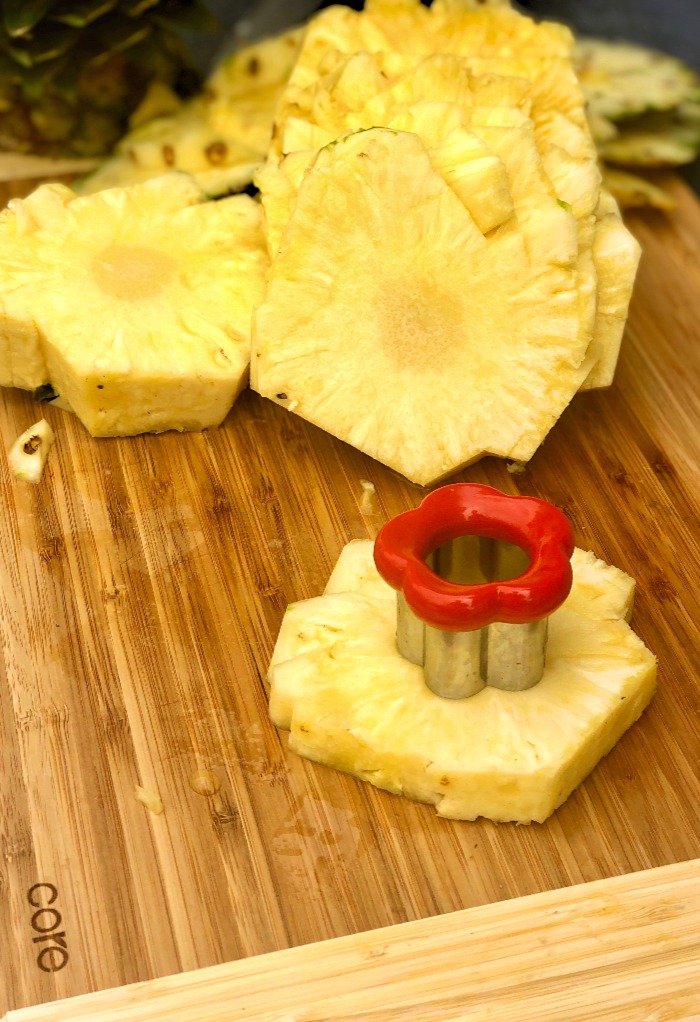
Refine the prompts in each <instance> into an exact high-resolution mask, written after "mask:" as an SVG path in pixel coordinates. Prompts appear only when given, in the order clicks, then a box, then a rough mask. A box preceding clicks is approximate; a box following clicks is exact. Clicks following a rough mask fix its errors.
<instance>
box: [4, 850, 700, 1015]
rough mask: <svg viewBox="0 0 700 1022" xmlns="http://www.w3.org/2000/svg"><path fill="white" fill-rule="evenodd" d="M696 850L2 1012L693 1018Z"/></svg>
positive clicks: (698, 944)
mask: <svg viewBox="0 0 700 1022" xmlns="http://www.w3.org/2000/svg"><path fill="white" fill-rule="evenodd" d="M699 908H700V860H692V861H690V862H685V863H679V864H674V865H671V866H657V867H655V868H654V869H651V870H644V871H643V872H642V873H628V874H627V875H626V876H620V877H609V878H608V879H607V880H593V881H591V882H589V883H586V884H579V885H577V886H576V887H568V888H566V889H564V890H563V891H552V892H550V891H546V892H544V893H542V894H531V895H528V896H526V897H523V898H513V899H510V900H509V901H500V902H495V903H492V904H490V905H483V906H477V907H475V908H470V909H463V910H461V911H459V912H450V913H448V914H447V915H442V916H432V917H431V918H430V919H424V920H416V921H415V922H410V923H399V924H398V925H396V926H389V927H384V928H382V929H380V930H373V931H371V932H370V933H361V934H357V935H353V936H348V937H336V938H335V939H333V940H326V941H323V942H322V943H320V944H306V945H304V946H302V947H296V948H288V949H286V950H283V951H273V952H271V953H270V954H268V955H257V956H255V957H254V958H245V959H239V960H238V961H235V962H229V963H227V964H225V965H214V966H210V967H209V968H206V969H197V970H195V971H194V972H186V973H180V974H179V975H176V976H168V977H166V978H164V979H157V980H149V981H146V982H143V983H136V984H134V985H132V986H123V987H117V988H116V989H113V990H106V991H100V992H98V993H94V994H83V995H81V996H79V997H72V998H69V999H68V1000H64V1001H53V1002H52V1003H50V1004H43V1005H37V1006H35V1007H31V1008H25V1009H20V1010H19V1011H17V1012H14V1011H13V1012H10V1013H9V1014H8V1015H7V1016H6V1017H5V1022H88V1020H89V1022H192V1020H193V1019H196V1020H197V1022H355V1020H357V1019H362V1020H363V1022H448V1020H453V1022H467V1020H468V1022H514V1020H517V1022H544V1020H546V1022H635V1020H639V1022H661V1020H663V1022H691V1020H692V1022H697V1020H698V1019H700V986H699V985H698V978H697V977H698V958H699V957H700V930H699V929H698V912H699Z"/></svg>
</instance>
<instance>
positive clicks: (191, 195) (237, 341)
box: [0, 174, 267, 436]
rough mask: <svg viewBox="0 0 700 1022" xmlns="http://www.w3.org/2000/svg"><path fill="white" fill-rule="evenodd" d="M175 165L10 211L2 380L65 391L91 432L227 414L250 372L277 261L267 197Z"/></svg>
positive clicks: (185, 426)
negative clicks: (270, 260)
mask: <svg viewBox="0 0 700 1022" xmlns="http://www.w3.org/2000/svg"><path fill="white" fill-rule="evenodd" d="M204 198H205V196H204V195H203V193H202V191H201V189H200V188H199V187H198V186H197V185H196V184H195V182H194V181H193V179H192V178H190V177H189V176H187V175H184V174H174V175H171V176H169V177H166V178H156V179H154V180H152V181H148V182H146V183H144V184H140V185H134V186H132V187H131V188H115V189H110V190H108V191H104V192H101V193H99V194H98V195H94V196H87V197H76V196H75V194H74V193H73V192H72V191H71V190H70V189H69V188H66V187H65V186H63V185H44V186H42V187H41V188H39V189H37V191H35V192H34V193H33V194H32V195H31V196H30V197H29V198H28V199H25V200H16V201H14V202H12V203H10V206H9V207H8V209H7V210H5V211H4V212H3V213H2V214H1V215H0V245H1V246H2V253H3V256H2V260H1V261H0V385H1V386H6V387H22V388H25V389H30V390H35V389H37V388H40V389H42V390H43V392H44V394H46V393H47V392H48V395H49V396H50V397H52V398H59V399H60V401H61V402H62V404H63V405H64V406H67V407H69V408H70V409H72V410H73V411H74V412H75V413H76V415H77V416H78V417H79V418H80V419H81V420H82V422H83V423H84V425H85V426H86V427H87V429H88V430H89V431H90V433H92V435H93V436H132V435H133V434H135V433H142V432H146V431H159V430H164V429H180V430H200V429H204V428H206V427H207V426H213V425H216V424H218V423H219V422H221V420H222V419H223V418H224V416H225V415H226V414H227V413H228V411H229V409H230V407H231V405H232V404H233V401H234V400H235V398H236V395H237V394H238V392H239V391H240V390H241V388H242V387H243V386H245V384H246V382H247V376H248V363H249V355H250V320H251V313H252V308H253V305H254V304H255V303H256V302H258V301H260V299H261V298H262V295H263V287H264V276H265V269H266V265H267V254H266V248H265V242H264V238H263V234H262V230H261V226H260V210H259V206H258V204H257V203H256V202H254V200H253V199H251V198H249V197H248V196H247V195H238V196H231V197H230V198H227V199H222V200H221V201H220V202H218V203H211V202H204V201H203V200H204Z"/></svg>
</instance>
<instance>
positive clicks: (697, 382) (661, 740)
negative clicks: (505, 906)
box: [0, 182, 700, 1015]
mask: <svg viewBox="0 0 700 1022" xmlns="http://www.w3.org/2000/svg"><path fill="white" fill-rule="evenodd" d="M670 186H671V187H672V189H673V190H674V193H675V194H676V196H677V199H678V209H677V211H676V212H674V213H673V214H670V215H663V216H662V215H660V214H643V215H641V214H640V215H635V216H633V217H630V218H629V223H630V226H631V227H632V229H633V231H634V232H635V234H636V235H637V237H638V238H639V239H640V241H641V242H642V245H643V248H644V255H643V258H642V263H641V267H640V272H639V277H638V284H637V288H636V293H635V297H634V301H633V306H632V310H631V315H630V319H629V325H628V330H627V335H626V340H625V343H624V347H623V352H622V358H621V362H620V366H619V370H618V373H617V376H616V380H615V384H614V386H613V387H612V388H610V389H609V390H607V391H600V392H589V393H587V394H582V395H579V396H577V397H576V398H575V399H574V401H573V402H572V404H571V406H570V407H569V409H568V410H567V411H566V412H565V414H564V415H563V417H562V418H561V420H560V421H559V423H558V424H557V425H556V427H555V428H554V430H553V431H552V433H551V434H550V436H549V437H548V438H547V440H546V441H545V443H544V444H543V446H542V448H541V449H540V451H539V452H538V453H537V455H536V456H535V457H534V458H533V460H532V461H531V462H530V464H529V466H528V467H527V470H526V472H525V473H524V474H522V475H517V476H515V475H511V474H509V472H508V471H507V469H506V466H505V464H503V463H502V462H498V461H496V460H495V459H486V460H484V461H482V462H481V463H479V464H477V465H475V466H472V467H471V468H470V469H468V470H466V471H465V472H464V473H462V475H461V477H457V478H464V479H467V480H472V481H483V482H488V483H490V484H492V485H495V486H498V487H499V488H501V489H503V490H506V491H508V492H517V491H518V490H519V491H520V492H523V493H529V494H534V495H536V496H540V497H544V498H546V499H547V500H550V501H553V502H554V503H556V504H559V505H560V506H562V507H563V508H564V509H565V511H566V512H567V514H568V515H569V516H570V518H571V519H572V521H573V523H574V526H575V529H576V539H577V543H578V545H579V546H582V547H585V548H589V549H592V550H594V551H595V553H596V554H597V555H598V556H600V557H603V558H605V559H606V560H608V561H611V562H613V563H615V564H617V565H618V566H619V567H621V568H623V569H624V570H625V571H627V572H629V573H630V574H631V575H633V576H635V577H636V578H637V579H638V583H639V584H638V595H637V602H636V609H635V616H634V626H635V628H636V630H637V631H638V632H639V634H640V635H641V636H642V637H643V638H644V640H645V641H646V643H647V644H648V645H649V646H650V647H651V649H652V650H653V651H654V652H655V653H656V654H657V656H658V657H659V661H660V672H659V689H658V693H657V695H656V696H655V698H654V701H653V702H652V705H651V706H650V708H649V709H648V710H647V712H646V713H645V714H644V716H643V717H642V719H641V720H640V722H639V723H638V724H637V725H635V727H634V728H633V729H632V730H631V731H630V732H629V733H628V734H627V735H626V736H625V737H624V739H623V740H622V741H621V742H620V743H619V744H618V746H617V747H616V748H615V749H614V750H613V752H612V753H611V754H610V755H609V756H608V757H606V759H605V760H604V761H603V762H602V763H601V764H600V765H599V767H598V768H597V769H596V770H595V771H594V772H593V774H592V775H591V776H590V777H589V778H588V780H587V781H586V782H585V783H584V784H583V785H582V786H581V787H580V788H579V789H578V790H577V791H576V792H575V793H574V794H573V795H572V796H571V798H570V799H569V800H568V801H567V803H565V805H564V806H562V808H561V809H559V810H558V812H557V813H556V814H555V815H554V817H553V818H551V819H550V820H549V821H548V822H547V823H546V824H544V825H541V826H540V825H532V826H530V827H518V826H511V825H495V824H492V823H490V822H488V821H483V820H482V821H478V822H476V823H455V822H450V821H445V820H440V819H438V818H437V817H436V816H435V813H434V811H433V809H432V808H430V807H427V806H422V805H415V804H412V803H410V802H407V801H404V800H402V799H400V798H397V797H394V796H392V795H389V794H387V793H383V792H380V791H377V790H375V789H373V788H371V787H370V786H369V785H366V784H362V783H360V782H358V781H355V780H354V779H352V778H350V777H347V776H344V775H341V774H339V773H336V772H334V771H332V770H329V769H326V768H323V767H320V766H317V765H314V764H311V763H308V762H305V761H303V760H301V759H299V758H297V757H295V756H293V755H291V754H289V753H288V752H287V749H286V738H285V736H284V734H280V733H278V732H277V731H276V729H275V728H274V727H272V726H271V725H270V723H269V722H268V719H267V712H266V708H267V690H266V685H265V680H264V678H265V671H266V667H267V662H268V658H269V654H270V652H271V649H272V646H273V642H274V639H275V636H276V633H277V629H278V627H279V623H280V620H281V617H282V614H283V612H284V608H285V606H286V605H287V603H289V602H291V601H293V600H296V599H299V598H303V597H307V596H313V595H317V594H319V593H320V592H321V590H322V588H323V586H324V585H325V582H326V579H327V577H328V574H329V572H330V569H331V566H332V564H333V562H334V560H335V558H336V557H337V555H338V553H339V551H340V549H341V547H342V546H343V544H344V543H346V542H347V541H348V540H350V539H353V538H365V537H367V536H370V537H371V536H374V535H375V534H376V531H377V529H378V528H379V527H380V525H381V524H383V522H384V521H386V520H387V518H389V517H391V516H393V515H395V514H397V513H398V512H400V511H402V510H404V509H406V508H408V507H411V506H414V505H415V504H416V503H417V502H418V501H419V499H420V498H421V496H422V495H423V493H424V491H422V490H421V489H420V488H419V487H416V486H413V485H411V484H409V483H407V482H405V481H404V480H402V479H401V478H399V477H398V476H397V475H396V474H394V473H393V472H392V471H390V470H389V469H386V468H384V467H382V466H381V465H379V464H377V463H376V462H373V461H371V460H370V459H369V458H367V457H365V456H364V455H362V454H360V453H358V452H357V451H355V450H353V449H351V448H349V447H348V446H346V445H344V444H342V443H340V442H339V441H336V440H335V439H333V438H332V437H330V436H328V435H327V434H324V433H322V432H321V431H320V430H318V429H316V428H314V427H312V426H310V425H308V424H306V423H305V422H303V421H302V420H301V419H299V418H297V417H295V416H294V415H292V414H289V413H287V412H286V411H284V410H283V409H282V408H280V407H278V406H276V405H274V404H272V403H271V402H268V401H265V400H263V399H262V398H260V397H258V396H257V395H255V394H252V393H250V392H248V393H245V394H244V395H243V396H242V398H241V399H240V400H239V401H238V402H237V404H236V406H235V407H234V409H233V411H232V412H231V414H230V415H229V417H228V418H227V420H226V422H225V423H224V425H223V426H222V427H221V428H219V429H217V430H211V431H209V432H206V433H203V434H190V435H177V434H162V435H160V436H142V437H137V438H133V439H124V440H122V439H102V440H93V439H91V438H90V437H89V436H88V435H87V433H86V432H85V431H84V429H83V428H82V426H81V425H80V423H79V422H78V421H77V420H76V419H74V418H73V417H72V416H70V415H67V414H65V413H63V412H61V411H60V410H58V409H53V408H48V409H45V408H44V406H42V408H41V409H38V408H37V407H36V406H35V405H33V404H32V401H31V397H30V396H29V395H28V394H25V393H22V392H19V391H4V392H2V393H0V440H1V442H2V444H3V445H4V447H5V449H7V448H8V447H9V446H10V444H11V443H12V441H13V440H14V439H15V438H16V436H17V435H19V433H20V432H22V431H23V430H24V429H25V428H26V427H27V426H29V425H30V424H31V423H32V422H34V421H35V420H36V419H37V418H39V417H40V415H41V413H42V412H43V411H45V412H46V416H47V418H49V420H50V422H51V424H52V426H53V427H54V429H55V431H56V436H57V440H56V444H55V446H54V448H53V450H52V452H51V456H50V460H49V465H48V468H47V470H46V473H45V476H44V479H43V480H42V482H41V484H40V485H39V486H36V487H32V486H31V485H29V484H26V483H21V482H18V481H16V480H14V479H13V478H12V477H11V476H10V474H9V472H8V468H7V464H6V461H5V459H4V458H1V459H0V472H1V473H2V491H1V493H2V496H1V498H0V499H1V500H2V513H1V514H0V559H1V561H0V563H1V570H2V579H3V582H2V587H1V588H0V636H1V639H2V658H1V659H0V947H1V948H2V949H3V951H2V954H1V955H0V1015H2V1013H3V1012H4V1011H6V1010H8V1009H11V1008H18V1007H21V1006H23V1005H29V1004H33V1003H37V1002H44V1001H49V1000H53V999H56V998H58V997H66V996H70V995H74V994H80V993H83V992H86V991H91V990H97V989H103V988H106V987H113V986H119V985H121V984H125V983H131V982H134V981H137V980H145V979H151V978H154V977H158V976H164V975H167V974H171V973H177V972H180V971H183V970H189V969H194V968H197V967H200V966H209V965H213V964H215V963H220V962H226V961H230V960H234V959H239V958H243V957H247V956H251V955H257V954H260V953H263V952H269V951H275V950H277V949H281V948H285V947H289V946H293V945H299V944H304V943H309V942H312V941H321V940H325V939H327V938H331V937H337V936H340V935H343V934H352V933H357V932H359V931H364V930H371V929H374V928H376V927H382V926H387V925H390V924H394V923H401V922H404V921H408V920H417V919H422V918H426V917H429V916H435V915H438V914H442V913H447V912H451V911H453V910H457V909H463V908H467V907H470V906H478V905H485V904H488V903H491V902H496V901H500V900H503V899H508V898H514V897H517V896H521V895H529V894H533V893H536V892H542V891H548V890H553V889H556V888H561V887H567V886H569V885H572V884H578V883H581V882H586V881H593V880H598V879H601V878H605V877H612V876H618V875H621V874H627V873H631V872H634V871H638V870H643V869H647V868H650V867H654V866H660V865H663V864H668V863H677V862H684V861H686V860H689V859H692V858H695V857H697V856H699V855H700V667H699V663H700V634H699V627H700V626H699V622H700V599H699V598H698V584H697V579H698V577H700V528H699V527H698V520H699V518H700V326H698V317H699V314H700V260H699V259H698V256H699V254H700V206H698V204H697V202H696V200H695V198H694V197H693V196H692V195H691V193H690V192H689V191H688V190H686V188H685V187H684V186H683V185H682V184H681V183H679V182H671V185H670ZM28 187H29V186H26V187H25V188H24V190H25V191H26V190H28ZM11 191H12V193H13V194H18V193H20V192H21V191H22V185H21V183H16V184H14V185H13V186H12V189H11ZM6 194H7V192H6ZM457 398H458V396H457ZM362 480H369V481H370V482H372V483H373V484H374V486H375V487H376V494H375V497H374V500H373V505H372V507H371V508H370V509H367V508H366V507H365V506H364V504H363V502H362V498H363V493H364V490H363V487H362V485H361V481H362ZM198 771H209V772H210V774H211V775H213V778H214V779H215V780H214V782H213V783H212V784H211V785H210V787H211V788H212V789H214V788H217V787H218V790H216V791H215V792H214V793H213V794H210V795H206V794H199V793H198V792H197V791H195V790H194V788H193V786H192V781H193V775H195V774H196V773H197V772H198ZM207 776H209V775H207ZM210 780H211V778H210ZM137 785H141V786H143V787H144V788H146V789H149V790H151V791H154V792H157V793H159V795H160V797H161V798H162V802H163V805H164V812H163V813H162V814H160V815H155V814H153V813H152V812H150V811H149V810H148V809H147V808H145V807H144V806H143V805H142V804H140V803H139V802H138V801H137V799H136V797H135V789H136V787H137ZM195 787H196V785H195Z"/></svg>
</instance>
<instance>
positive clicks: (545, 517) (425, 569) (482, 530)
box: [374, 483, 574, 699]
mask: <svg viewBox="0 0 700 1022" xmlns="http://www.w3.org/2000/svg"><path fill="white" fill-rule="evenodd" d="M573 550H574V536H573V530H572V528H571V525H570V524H569V522H568V520H567V519H566V517H565V516H564V515H563V514H562V512H561V511H560V510H559V509H558V508H557V507H554V506H553V505H552V504H548V503H547V502H546V501H544V500H538V499H537V498H536V497H513V496H509V495H508V494H505V493H501V492H500V491H499V490H495V489H493V487H491V486H483V485H481V484H477V483H453V484H451V485H449V486H443V487H441V488H440V489H439V490H435V491H434V492H433V493H431V494H429V495H428V496H427V497H426V498H425V500H423V502H422V503H421V504H420V506H419V507H417V508H416V509H414V510H413V511H406V512H405V513H404V514H401V515H398V516H397V517H396V518H393V519H392V520H391V521H390V522H387V524H386V525H385V526H384V527H383V528H382V529H381V531H380V533H379V535H378V536H377V539H376V542H375V546H374V559H375V563H376V565H377V570H378V571H379V573H380V575H381V576H382V578H383V579H384V580H385V581H386V582H388V583H389V585H390V586H392V587H393V588H394V589H396V590H397V594H398V598H397V645H398V649H399V652H400V653H401V654H402V656H404V657H406V658H407V659H408V660H411V661H412V662H413V663H417V664H420V665H422V666H423V670H424V675H425V681H426V684H427V685H428V687H429V688H430V689H432V691H433V692H435V693H436V694H437V695H441V696H445V697H447V698H453V699H457V698H463V697H465V696H468V695H473V694H474V693H476V692H478V691H480V690H481V689H482V688H483V687H484V685H487V684H489V685H493V686H495V687H497V688H503V689H509V690H520V689H526V688H531V687H532V685H535V684H536V683H537V682H538V681H539V680H540V678H541V677H542V674H543V671H544V662H545V650H546V642H547V619H548V617H549V615H550V614H551V613H552V612H553V611H555V610H556V609H557V607H559V606H560V605H561V604H562V603H563V602H564V600H565V599H566V597H567V596H568V594H569V591H570V589H571V581H572V575H571V563H570V558H571V554H572V553H573Z"/></svg>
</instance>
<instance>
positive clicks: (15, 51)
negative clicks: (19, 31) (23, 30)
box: [6, 24, 76, 68]
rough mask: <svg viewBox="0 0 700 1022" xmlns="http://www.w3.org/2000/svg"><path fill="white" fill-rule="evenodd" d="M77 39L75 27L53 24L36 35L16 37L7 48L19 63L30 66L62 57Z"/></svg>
mask: <svg viewBox="0 0 700 1022" xmlns="http://www.w3.org/2000/svg"><path fill="white" fill-rule="evenodd" d="M75 40H76V33H75V29H72V28H69V27H68V26H67V25H57V24H53V25H47V26H46V27H45V28H44V27H42V30H41V32H37V33H36V36H24V37H22V38H18V39H15V40H14V42H11V43H9V42H8V44H7V46H6V49H7V52H8V53H9V54H10V56H12V57H13V59H14V60H16V61H17V63H18V64H20V65H21V66H22V67H26V68H30V67H34V66H35V65H36V64H46V63H47V62H48V61H50V60H55V59H56V58H57V57H61V56H62V55H63V54H64V53H66V51H67V50H69V49H70V48H71V46H72V45H73V43H74V42H75Z"/></svg>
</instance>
